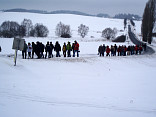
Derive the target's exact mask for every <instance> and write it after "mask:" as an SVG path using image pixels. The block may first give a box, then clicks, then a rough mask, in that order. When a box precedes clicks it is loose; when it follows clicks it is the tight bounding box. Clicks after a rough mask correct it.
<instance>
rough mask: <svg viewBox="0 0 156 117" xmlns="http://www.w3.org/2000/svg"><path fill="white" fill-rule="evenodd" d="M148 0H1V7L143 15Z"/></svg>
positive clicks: (111, 14)
mask: <svg viewBox="0 0 156 117" xmlns="http://www.w3.org/2000/svg"><path fill="white" fill-rule="evenodd" d="M147 1H148V0H0V9H1V10H3V9H12V8H24V9H35V10H46V11H54V10H74V11H81V12H85V13H90V14H93V15H94V14H98V13H107V14H109V15H110V16H113V15H115V14H118V13H133V14H138V15H140V16H142V14H143V11H144V8H145V5H146V2H147Z"/></svg>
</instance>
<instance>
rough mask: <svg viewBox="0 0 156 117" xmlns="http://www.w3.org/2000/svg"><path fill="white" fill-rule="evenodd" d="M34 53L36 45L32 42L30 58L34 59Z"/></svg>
mask: <svg viewBox="0 0 156 117" xmlns="http://www.w3.org/2000/svg"><path fill="white" fill-rule="evenodd" d="M35 52H36V44H35V43H34V42H32V56H31V58H32V59H33V58H34V53H35Z"/></svg>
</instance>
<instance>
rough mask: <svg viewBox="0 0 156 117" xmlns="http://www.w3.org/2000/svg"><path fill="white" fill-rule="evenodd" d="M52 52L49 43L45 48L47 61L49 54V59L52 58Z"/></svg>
mask: <svg viewBox="0 0 156 117" xmlns="http://www.w3.org/2000/svg"><path fill="white" fill-rule="evenodd" d="M50 50H51V47H50V44H49V41H48V42H47V44H46V47H45V51H46V55H45V59H46V58H47V53H48V58H50Z"/></svg>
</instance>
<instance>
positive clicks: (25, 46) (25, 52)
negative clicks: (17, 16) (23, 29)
mask: <svg viewBox="0 0 156 117" xmlns="http://www.w3.org/2000/svg"><path fill="white" fill-rule="evenodd" d="M27 49H28V46H27V44H26V42H25V41H24V47H23V50H22V57H23V59H26V57H27Z"/></svg>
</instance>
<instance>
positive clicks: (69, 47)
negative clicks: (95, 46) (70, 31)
mask: <svg viewBox="0 0 156 117" xmlns="http://www.w3.org/2000/svg"><path fill="white" fill-rule="evenodd" d="M67 50H68V51H71V50H72V47H71V44H70V43H68V44H67Z"/></svg>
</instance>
